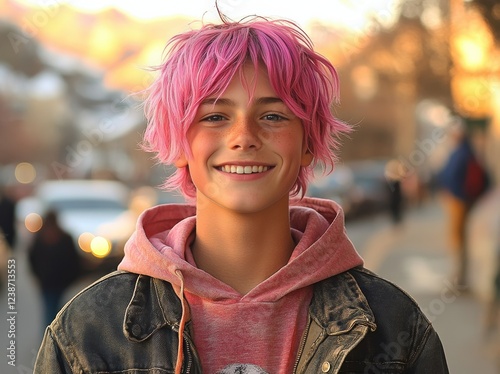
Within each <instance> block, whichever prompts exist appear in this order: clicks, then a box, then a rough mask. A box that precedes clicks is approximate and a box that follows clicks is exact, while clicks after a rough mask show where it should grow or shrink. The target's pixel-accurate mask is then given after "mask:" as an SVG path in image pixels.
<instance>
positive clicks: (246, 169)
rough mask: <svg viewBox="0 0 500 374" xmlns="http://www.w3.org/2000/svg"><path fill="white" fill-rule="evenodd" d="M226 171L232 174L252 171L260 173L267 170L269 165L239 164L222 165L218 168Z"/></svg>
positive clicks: (250, 172)
mask: <svg viewBox="0 0 500 374" xmlns="http://www.w3.org/2000/svg"><path fill="white" fill-rule="evenodd" d="M220 169H221V170H222V171H224V172H226V173H232V174H252V173H262V172H264V171H267V170H268V169H269V167H267V166H262V165H258V166H257V165H254V166H241V165H223V166H221V168H220Z"/></svg>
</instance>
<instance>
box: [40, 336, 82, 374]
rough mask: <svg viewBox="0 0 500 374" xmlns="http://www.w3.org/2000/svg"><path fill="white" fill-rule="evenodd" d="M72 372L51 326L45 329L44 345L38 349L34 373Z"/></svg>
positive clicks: (67, 373) (57, 373)
mask: <svg viewBox="0 0 500 374" xmlns="http://www.w3.org/2000/svg"><path fill="white" fill-rule="evenodd" d="M42 373H51V374H71V373H73V371H72V370H71V368H70V367H69V365H68V363H67V361H66V359H65V358H64V357H63V354H62V352H61V350H60V349H59V347H58V345H57V344H56V342H55V340H54V338H53V336H52V330H51V329H50V327H48V328H47V330H45V335H44V337H43V341H42V345H41V347H40V350H39V351H38V356H37V359H36V363H35V368H34V370H33V374H42Z"/></svg>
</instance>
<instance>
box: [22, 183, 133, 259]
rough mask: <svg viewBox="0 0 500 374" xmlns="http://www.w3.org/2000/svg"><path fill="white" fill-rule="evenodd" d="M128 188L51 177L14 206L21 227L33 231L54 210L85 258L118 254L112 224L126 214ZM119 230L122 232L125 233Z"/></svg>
mask: <svg viewBox="0 0 500 374" xmlns="http://www.w3.org/2000/svg"><path fill="white" fill-rule="evenodd" d="M129 194H130V192H129V189H128V188H127V187H126V186H125V185H124V184H122V183H120V182H117V181H108V180H51V181H45V182H42V183H41V184H40V185H39V186H38V187H37V188H36V190H35V193H34V194H33V195H32V196H30V197H27V198H24V199H22V200H20V201H19V202H18V204H17V208H16V216H17V220H18V222H19V223H20V225H21V228H23V227H24V228H25V232H26V231H30V232H36V231H38V230H39V229H40V228H41V225H43V216H44V214H45V213H46V212H48V211H49V210H55V211H57V213H58V221H59V224H60V225H61V226H62V227H63V228H64V229H65V230H66V231H67V232H68V233H70V234H71V235H72V236H73V238H74V240H75V243H77V245H78V246H79V247H80V249H82V255H84V256H86V257H87V258H92V259H94V260H96V262H98V261H97V259H103V258H105V257H113V256H115V257H121V255H122V252H121V251H122V248H121V247H122V246H121V244H122V242H123V241H124V240H126V238H125V237H121V236H120V232H121V231H120V230H119V228H118V229H117V228H116V227H113V222H118V221H119V217H120V216H122V215H124V214H126V212H127V210H128V204H129ZM128 234H129V233H128V232H125V230H124V232H123V235H124V236H125V235H128Z"/></svg>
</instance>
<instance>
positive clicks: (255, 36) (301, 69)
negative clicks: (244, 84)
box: [143, 18, 350, 198]
mask: <svg viewBox="0 0 500 374" xmlns="http://www.w3.org/2000/svg"><path fill="white" fill-rule="evenodd" d="M166 51H167V58H166V60H165V61H164V63H163V64H162V65H160V66H159V67H157V68H155V70H158V71H159V76H158V77H157V78H156V80H155V81H154V82H153V84H152V85H151V86H150V87H149V88H148V90H147V91H146V93H147V98H146V100H145V102H144V105H145V115H146V118H147V121H148V125H147V129H146V132H145V134H144V144H143V146H144V148H145V149H146V150H147V151H151V152H155V153H156V157H157V159H158V161H159V162H161V163H165V164H173V163H174V162H175V161H176V160H177V159H178V158H179V157H180V156H181V155H182V154H185V155H186V156H187V157H188V158H189V157H191V156H192V155H191V151H190V148H189V144H188V142H187V139H186V133H187V130H188V128H189V126H190V125H191V123H192V122H193V120H194V117H195V114H196V111H197V109H198V106H199V105H200V103H201V102H202V101H203V100H204V99H205V98H207V97H209V96H211V95H214V94H218V93H221V92H223V91H224V90H225V88H226V87H227V86H228V85H229V83H230V81H231V79H232V78H233V76H234V75H235V74H236V73H237V72H241V69H242V67H243V65H244V64H245V63H246V62H248V61H250V62H252V63H253V64H254V66H255V67H256V68H257V66H258V65H259V64H263V65H264V66H265V67H266V69H267V73H268V75H269V79H270V83H271V85H272V87H273V89H274V90H275V92H276V94H277V95H278V97H280V98H281V99H282V100H283V101H284V102H285V104H286V105H287V106H288V107H289V108H290V110H292V112H293V113H294V114H295V115H296V116H297V117H299V118H300V119H301V120H302V124H303V126H304V134H305V137H306V139H307V145H308V147H309V151H310V152H311V153H312V155H313V156H314V159H313V163H312V164H311V165H310V166H308V167H302V168H301V170H300V172H299V175H298V178H297V181H296V183H295V186H294V188H293V189H292V191H291V195H297V194H299V192H300V191H302V194H303V193H305V191H306V188H307V183H308V181H309V179H310V178H311V175H312V172H313V169H314V167H315V166H316V165H318V164H319V163H321V164H323V165H324V166H325V168H326V170H329V171H332V170H333V167H334V164H335V161H336V156H335V151H336V150H337V149H338V136H339V135H340V134H342V133H347V132H349V131H350V127H349V126H348V125H347V124H345V123H343V122H341V121H339V120H338V119H336V118H335V117H334V115H333V113H332V104H334V103H336V102H338V98H339V79H338V75H337V72H336V70H335V68H334V67H333V65H332V64H331V63H330V62H329V61H328V60H327V59H326V58H325V57H323V56H321V55H319V54H318V53H316V52H315V51H313V47H312V42H311V40H310V39H309V38H308V36H307V35H306V34H305V33H304V32H303V31H302V30H301V29H300V28H299V27H298V26H297V25H296V24H294V23H292V22H290V21H286V20H267V19H263V18H252V19H247V20H243V21H240V22H225V23H223V24H220V25H214V24H207V25H204V26H202V27H201V28H200V29H198V30H191V31H188V32H185V33H183V34H179V35H177V36H175V37H173V38H172V39H170V41H169V42H168V44H167V46H166ZM187 169H188V168H187V167H185V168H179V169H177V170H176V172H175V173H174V174H172V175H171V176H170V177H169V178H168V179H167V180H166V181H165V183H164V187H165V188H167V189H170V190H173V189H180V190H181V192H182V193H183V194H184V195H185V196H186V197H188V198H193V197H195V195H196V189H195V187H194V185H193V183H192V181H191V178H190V176H189V171H188V170H187Z"/></svg>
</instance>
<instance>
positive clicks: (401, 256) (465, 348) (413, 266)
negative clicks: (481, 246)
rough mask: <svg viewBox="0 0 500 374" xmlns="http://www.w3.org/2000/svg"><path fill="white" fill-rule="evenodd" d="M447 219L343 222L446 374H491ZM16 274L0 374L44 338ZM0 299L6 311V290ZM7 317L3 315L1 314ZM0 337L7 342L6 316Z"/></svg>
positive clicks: (436, 212)
mask: <svg viewBox="0 0 500 374" xmlns="http://www.w3.org/2000/svg"><path fill="white" fill-rule="evenodd" d="M444 225H445V217H444V214H443V212H442V211H441V205H440V204H439V202H438V201H435V200H430V201H428V202H426V203H424V204H423V205H422V206H421V207H417V208H412V210H411V211H408V212H407V213H406V217H405V219H404V222H403V225H402V226H401V227H398V228H395V227H393V225H392V223H391V221H390V220H389V217H388V216H386V215H383V214H381V215H378V216H374V217H369V218H365V219H362V220H358V221H352V222H349V223H348V224H347V231H348V234H349V236H350V237H351V239H352V241H353V242H354V244H355V246H356V247H357V248H358V250H359V251H360V253H361V254H362V255H363V257H364V258H365V260H366V266H367V267H368V268H369V269H371V270H373V271H375V272H377V273H378V274H380V275H382V276H384V277H386V278H387V279H389V280H391V281H394V282H395V283H396V284H398V285H399V286H401V287H402V288H403V289H405V290H406V291H407V292H408V293H409V294H410V295H411V296H413V297H414V298H415V299H416V300H417V301H418V303H419V304H420V306H421V307H422V309H423V310H424V311H425V312H426V314H427V316H428V317H429V318H430V319H431V320H432V321H433V323H434V325H435V328H436V330H437V331H438V333H439V334H440V337H441V339H442V341H443V345H444V347H445V351H446V353H447V357H448V362H449V368H450V373H454V374H470V373H481V374H494V373H497V372H499V371H497V369H496V367H495V354H496V355H497V356H498V353H499V352H498V351H499V349H498V347H499V346H500V345H499V344H498V340H497V341H494V340H493V337H492V334H490V337H489V338H487V337H486V335H485V334H484V328H483V322H482V318H483V306H482V305H481V304H480V303H479V302H478V301H477V299H476V298H475V297H474V296H473V295H471V294H470V293H467V292H465V291H464V290H461V289H459V288H456V287H455V286H454V285H453V284H452V283H451V282H449V281H447V280H446V276H447V275H448V273H449V271H450V265H449V261H448V257H447V255H446V252H445V235H444V233H445V231H444ZM15 259H16V270H17V278H16V279H17V291H16V292H17V305H16V306H17V310H18V314H17V317H16V318H17V321H16V322H17V324H16V329H17V331H16V333H17V335H16V367H11V366H9V365H8V364H7V361H8V360H6V356H5V354H4V355H3V356H2V359H1V366H0V367H1V372H2V373H5V374H9V373H31V372H32V368H33V362H34V359H35V352H36V349H37V346H38V344H39V342H40V339H41V335H42V327H41V326H40V324H41V321H42V316H41V311H40V300H39V296H38V293H37V290H36V288H34V286H35V285H34V283H33V279H32V276H31V274H29V273H28V270H27V267H26V262H25V255H24V253H23V252H22V250H20V251H19V252H18V253H16V254H15ZM88 283H89V280H83V281H81V282H79V283H78V284H77V285H75V286H74V287H73V288H71V289H70V290H69V291H68V292H67V296H66V298H67V299H68V298H70V297H71V296H72V295H73V294H75V293H76V292H77V291H78V290H79V289H81V288H82V287H84V286H85V285H86V284H88ZM2 300H3V305H4V306H5V307H4V310H5V311H6V307H7V301H6V294H5V289H3V290H2ZM5 313H6V312H5ZM0 327H1V330H0V334H1V336H2V337H4V338H3V339H4V345H5V344H6V341H7V338H6V336H7V328H8V324H7V321H6V318H2V320H1V322H0Z"/></svg>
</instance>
